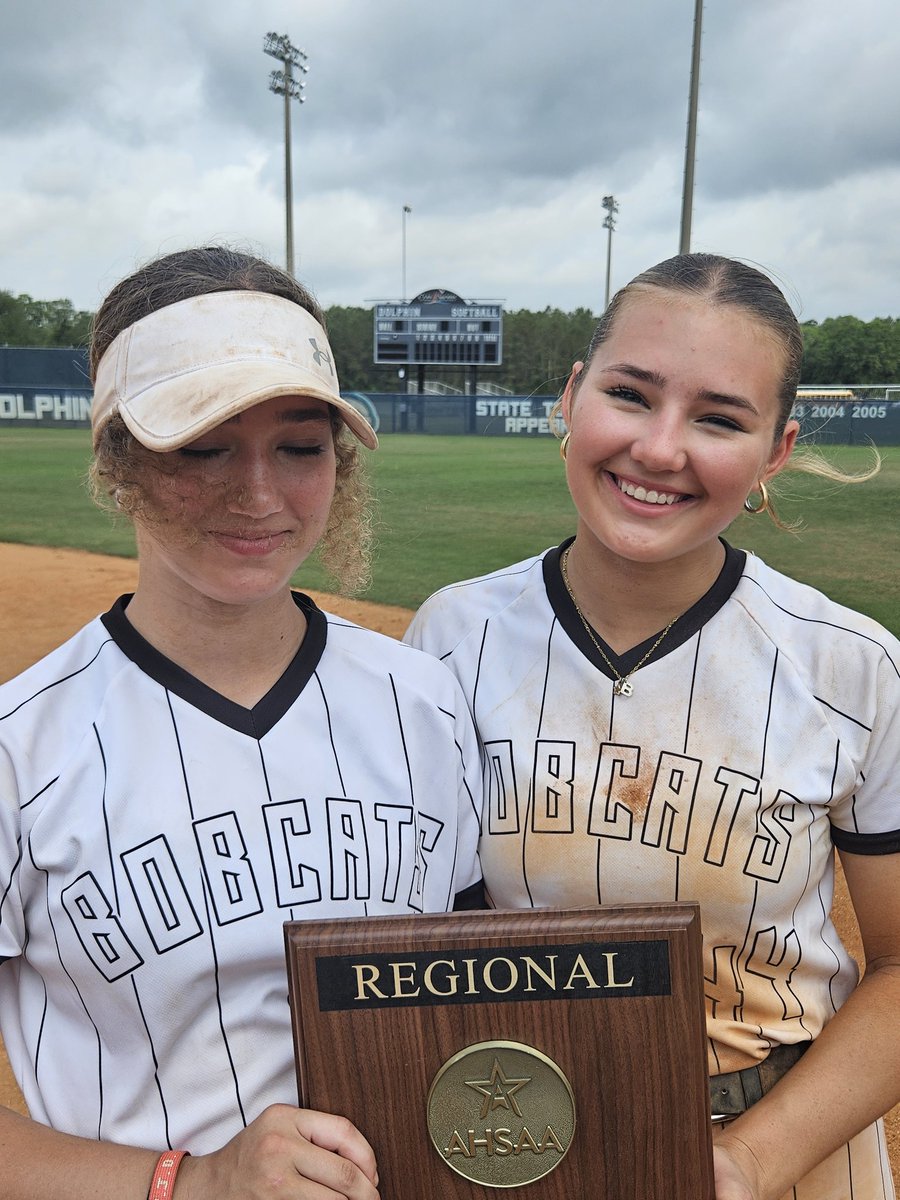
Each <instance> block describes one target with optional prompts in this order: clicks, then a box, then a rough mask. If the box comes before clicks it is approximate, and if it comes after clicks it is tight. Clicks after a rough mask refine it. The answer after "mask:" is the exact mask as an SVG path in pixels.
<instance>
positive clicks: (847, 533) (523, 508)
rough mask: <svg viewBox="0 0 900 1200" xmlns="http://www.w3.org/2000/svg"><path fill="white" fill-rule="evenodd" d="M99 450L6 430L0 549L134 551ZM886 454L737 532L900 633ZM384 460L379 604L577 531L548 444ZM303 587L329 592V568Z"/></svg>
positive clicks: (378, 479)
mask: <svg viewBox="0 0 900 1200" xmlns="http://www.w3.org/2000/svg"><path fill="white" fill-rule="evenodd" d="M825 452H827V453H828V454H829V455H830V456H832V457H834V458H835V459H836V460H837V461H838V462H839V464H840V465H841V466H842V467H844V468H845V469H849V470H854V469H859V468H860V467H862V466H864V465H867V463H868V455H867V452H866V451H865V450H862V449H860V448H856V447H838V448H827V450H826V451H825ZM89 453H90V439H89V434H88V432H87V431H86V430H57V431H53V430H35V431H32V430H29V429H5V430H2V431H0V541H11V542H29V543H32V544H35V545H46V546H71V547H76V548H80V549H85V550H93V551H97V552H99V553H104V554H119V555H126V556H128V555H133V553H134V542H133V538H132V535H131V529H130V526H129V525H128V523H127V522H126V521H122V520H113V519H111V518H110V517H108V516H107V515H105V514H104V513H101V512H99V511H98V510H97V509H95V507H94V506H93V504H92V503H91V501H90V499H89V498H88V495H87V492H86V490H85V488H84V484H83V478H84V473H85V470H86V467H87V462H88V456H89ZM882 453H883V457H884V465H883V468H882V471H881V474H880V475H879V476H878V477H877V478H875V479H874V480H872V481H870V482H869V483H866V484H862V485H860V486H855V487H844V488H835V487H834V486H833V485H831V484H828V483H826V482H824V481H821V480H816V479H812V478H810V477H808V476H803V475H799V474H792V473H789V474H787V475H785V476H782V479H781V481H780V494H781V497H782V499H781V502H780V506H779V507H780V511H781V512H782V515H783V516H784V517H786V518H788V519H793V518H795V517H800V518H801V519H802V520H803V522H804V528H803V529H802V531H801V532H800V533H799V534H795V533H785V532H781V531H779V530H777V529H775V528H774V527H773V526H772V525H771V523H770V522H769V521H768V519H765V518H756V519H753V518H750V517H741V518H740V519H739V520H738V521H737V522H736V523H735V524H734V525H733V526H732V527H731V530H730V532H729V534H728V537H729V539H730V540H731V541H732V542H733V543H734V544H735V545H738V546H743V547H744V548H746V549H748V550H754V551H756V552H757V553H758V554H760V555H761V556H762V557H763V558H765V559H766V561H767V562H769V563H770V564H771V565H772V566H774V567H777V568H778V569H780V570H783V571H786V572H787V573H788V574H790V575H793V576H794V577H795V578H797V579H801V580H803V581H805V582H807V583H811V584H813V585H814V586H815V587H819V588H821V589H822V590H823V591H825V592H827V593H828V594H829V595H830V596H832V597H833V598H834V599H835V600H838V601H840V602H841V603H842V604H847V605H849V606H850V607H851V608H857V609H860V610H861V611H863V612H866V613H869V614H870V615H871V616H873V617H875V618H876V620H878V621H881V622H882V624H884V625H886V626H887V627H888V628H889V629H891V630H893V632H895V633H898V634H900V573H898V563H900V522H898V520H897V514H898V510H900V447H886V448H885V449H884V450H883V452H882ZM371 463H372V468H373V474H374V480H375V487H376V493H377V496H378V501H379V520H378V528H379V538H378V552H377V558H376V563H375V577H374V582H373V585H372V588H371V590H370V591H369V593H368V595H367V598H368V599H370V600H375V601H380V602H383V603H389V604H400V605H404V606H406V607H408V608H413V607H415V606H416V605H417V604H418V603H420V602H421V600H423V599H424V597H425V596H427V595H428V594H429V593H430V592H432V591H434V589H435V588H437V587H440V586H441V585H442V584H445V583H449V582H452V581H453V580H456V579H463V578H466V577H468V576H471V575H478V574H480V573H482V572H484V571H490V570H493V569H494V568H495V567H499V566H502V565H503V564H504V563H508V562H514V561H515V560H516V559H519V558H524V557H525V556H527V555H529V554H533V553H535V552H537V551H539V550H542V549H544V548H545V547H547V546H550V545H552V544H553V543H555V542H558V541H559V540H560V539H561V538H563V537H565V536H567V535H568V534H569V533H571V532H572V531H573V530H574V510H573V507H572V503H571V500H570V499H569V495H568V492H567V491H566V487H565V481H564V477H563V470H562V464H561V462H560V459H559V455H558V453H557V448H556V445H555V443H554V442H552V441H550V440H549V439H545V438H536V439H529V438H521V439H520V438H489V437H484V438H477V437H430V436H416V435H402V434H395V435H391V436H388V437H385V438H383V439H382V443H381V449H380V450H379V451H378V452H377V453H376V454H374V455H372V456H371ZM297 582H298V583H300V584H301V585H305V586H308V587H311V588H320V589H324V590H328V588H329V580H328V578H327V577H326V576H325V574H324V573H323V572H322V571H321V570H320V568H319V567H318V565H317V564H311V565H309V566H308V567H305V568H304V570H303V571H302V572H301V574H300V576H299V577H298V580H297Z"/></svg>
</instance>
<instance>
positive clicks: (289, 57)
mask: <svg viewBox="0 0 900 1200" xmlns="http://www.w3.org/2000/svg"><path fill="white" fill-rule="evenodd" d="M263 50H264V51H265V53H266V54H268V55H270V56H271V57H272V58H277V59H278V60H279V62H280V63H281V64H282V69H281V70H280V71H273V72H272V74H271V75H270V76H269V91H270V92H274V93H275V94H276V95H277V96H284V209H285V217H284V219H285V267H286V269H287V272H288V274H289V275H293V274H294V181H293V167H292V164H291V101H292V100H297V101H299V103H300V104H302V103H303V102H304V99H305V97H304V95H303V89H304V88H305V87H306V84H305V83H303V82H302V81H301V80H298V79H295V78H294V67H296V68H297V69H298V70H299V71H301V72H302V74H304V75H305V74H306V73H307V71H308V70H309V67H308V66H307V65H306V62H307V56H306V54H305V53H304V52H303V51H302V50H298V49H297V47H296V46H294V45H292V44H291V40H290V38H289V37H287V36H286V35H285V34H283V33H267V34H266V37H265V41H264V42H263Z"/></svg>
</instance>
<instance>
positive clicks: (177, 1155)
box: [147, 1150, 188, 1200]
mask: <svg viewBox="0 0 900 1200" xmlns="http://www.w3.org/2000/svg"><path fill="white" fill-rule="evenodd" d="M187 1153H188V1151H187V1150H166V1151H164V1152H163V1153H162V1154H161V1155H160V1156H159V1159H158V1160H157V1163H156V1170H155V1171H154V1172H153V1178H152V1179H151V1180H150V1191H149V1192H148V1193H147V1200H172V1188H173V1187H174V1186H175V1176H176V1175H177V1174H178V1168H179V1167H180V1166H181V1160H182V1159H183V1158H184V1156H185V1155H186V1154H187Z"/></svg>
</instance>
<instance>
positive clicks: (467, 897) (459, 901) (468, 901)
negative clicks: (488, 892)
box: [453, 879, 488, 912]
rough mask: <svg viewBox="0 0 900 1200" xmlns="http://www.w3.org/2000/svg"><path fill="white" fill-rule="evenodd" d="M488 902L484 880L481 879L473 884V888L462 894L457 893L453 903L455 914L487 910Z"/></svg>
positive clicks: (465, 890)
mask: <svg viewBox="0 0 900 1200" xmlns="http://www.w3.org/2000/svg"><path fill="white" fill-rule="evenodd" d="M487 907H488V902H487V899H486V897H485V894H484V880H483V879H479V880H478V882H477V883H473V884H472V885H471V887H467V888H465V889H464V890H463V891H461V892H457V893H456V898H455V899H454V901H453V911H454V912H465V911H466V910H468V909H473V908H487Z"/></svg>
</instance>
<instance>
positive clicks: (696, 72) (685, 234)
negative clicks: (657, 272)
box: [678, 0, 703, 254]
mask: <svg viewBox="0 0 900 1200" xmlns="http://www.w3.org/2000/svg"><path fill="white" fill-rule="evenodd" d="M702 25H703V0H694V38H693V45H692V49H691V86H690V95H689V98H688V121H687V137H686V139H685V146H684V190H683V191H682V195H681V239H680V241H679V245H678V253H679V254H688V253H690V249H691V212H692V210H693V207H694V151H695V149H696V146H697V102H698V99H699V95H700V37H701V30H702Z"/></svg>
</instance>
